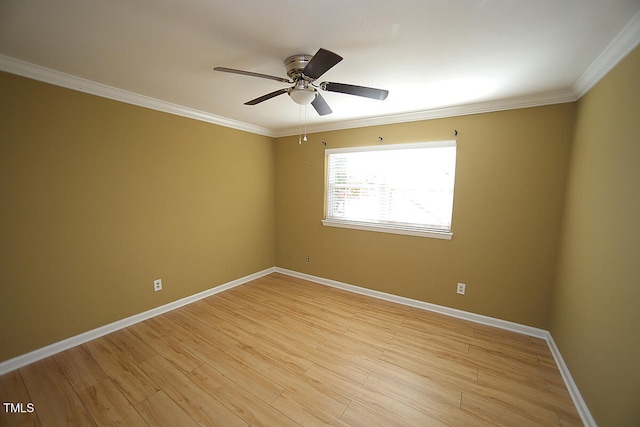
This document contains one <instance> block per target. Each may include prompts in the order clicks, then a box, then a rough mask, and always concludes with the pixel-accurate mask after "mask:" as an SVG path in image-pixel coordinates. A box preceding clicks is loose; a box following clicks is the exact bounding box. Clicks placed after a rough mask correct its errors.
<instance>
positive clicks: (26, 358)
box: [0, 267, 276, 375]
mask: <svg viewBox="0 0 640 427" xmlns="http://www.w3.org/2000/svg"><path fill="white" fill-rule="evenodd" d="M275 271H276V268H275V267H270V268H267V269H265V270H262V271H259V272H257V273H253V274H250V275H248V276H245V277H241V278H239V279H236V280H232V281H231V282H227V283H224V284H222V285H219V286H216V287H214V288H211V289H207V290H206V291H202V292H199V293H197V294H194V295H190V296H188V297H185V298H182V299H179V300H177V301H173V302H170V303H168V304H165V305H162V306H160V307H156V308H153V309H151V310H148V311H145V312H143V313H139V314H136V315H133V316H131V317H127V318H125V319H121V320H118V321H116V322H113V323H109V324H108V325H104V326H100V327H99V328H96V329H92V330H90V331H87V332H84V333H82V334H79V335H76V336H73V337H71V338H67V339H65V340H62V341H58V342H56V343H53V344H51V345H48V346H46V347H42V348H39V349H37V350H34V351H32V352H29V353H27V354H23V355H22V356H18V357H15V358H13V359H9V360H7V361H4V362H2V363H0V375H2V374H5V373H7V372H9V371H13V370H15V369H19V368H21V367H23V366H26V365H28V364H30V363H33V362H37V361H38V360H41V359H44V358H45V357H49V356H53V355H54V354H57V353H60V352H62V351H65V350H68V349H70V348H72V347H76V346H78V345H80V344H84V343H86V342H89V341H91V340H94V339H96V338H99V337H101V336H103V335H107V334H110V333H112V332H115V331H118V330H120V329H123V328H126V327H128V326H131V325H134V324H136V323H138V322H142V321H143V320H147V319H150V318H152V317H155V316H158V315H159V314H163V313H167V312H169V311H171V310H175V309H176V308H179V307H182V306H183V305H187V304H190V303H192V302H195V301H198V300H201V299H203V298H206V297H209V296H211V295H214V294H217V293H219V292H222V291H226V290H227V289H231V288H234V287H236V286H239V285H242V284H244V283H247V282H250V281H252V280H255V279H259V278H260V277H263V276H266V275H268V274H271V273H273V272H275Z"/></svg>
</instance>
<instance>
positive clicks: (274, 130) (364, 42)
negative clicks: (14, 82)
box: [0, 0, 640, 136]
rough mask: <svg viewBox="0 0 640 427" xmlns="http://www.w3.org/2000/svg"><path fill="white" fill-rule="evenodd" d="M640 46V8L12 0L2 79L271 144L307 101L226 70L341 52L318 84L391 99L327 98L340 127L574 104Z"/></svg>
mask: <svg viewBox="0 0 640 427" xmlns="http://www.w3.org/2000/svg"><path fill="white" fill-rule="evenodd" d="M639 41H640V0H606V1H604V0H440V1H433V0H432V1H427V0H396V1H383V0H323V1H312V0H269V1H265V0H235V1H221V0H180V1H177V0H153V1H150V0H0V69H4V70H5V71H10V72H14V73H17V74H23V75H26V76H29V77H33V78H38V79H40V80H45V81H50V82H52V83H56V84H60V85H62V86H67V87H73V88H77V89H80V90H85V91H87V92H93V93H96V94H100V95H103V96H107V97H112V98H115V99H120V100H123V101H126V102H131V103H134V104H139V105H144V106H150V107H152V108H158V109H160V110H165V111H170V112H175V113H177V114H183V115H187V116H192V117H196V118H199V119H202V120H207V121H212V122H214V123H221V124H225V125H229V126H232V127H237V128H241V129H242V128H243V129H246V130H250V131H254V132H257V133H262V134H267V135H272V136H279V135H287V134H296V133H297V132H298V129H299V124H300V116H301V110H300V107H299V106H298V105H297V104H295V103H294V102H293V101H292V100H291V99H289V97H288V96H286V95H282V96H279V97H277V98H273V99H271V100H268V101H265V102H264V103H261V104H259V105H256V106H246V105H243V103H244V102H246V101H248V100H250V99H253V98H256V97H258V96H260V95H263V94H266V93H268V92H272V91H274V90H277V89H280V88H282V87H286V85H285V84H282V83H279V82H276V81H272V80H266V79H259V78H254V77H246V76H241V75H235V74H227V73H220V72H215V71H213V67H215V66H225V67H230V68H237V69H243V70H249V71H255V72H259V73H264V74H270V75H276V76H282V77H286V69H285V67H284V64H283V60H284V59H285V58H287V57H288V56H290V55H293V54H297V53H308V54H314V53H315V52H316V51H317V50H318V49H319V48H325V49H328V50H331V51H333V52H335V53H337V54H339V55H341V56H342V57H344V60H343V61H342V62H340V63H339V64H337V65H336V66H335V67H334V68H332V69H331V70H329V71H328V72H327V73H326V74H325V75H323V76H322V77H321V78H320V79H319V81H325V80H327V81H334V82H342V83H350V84H356V85H362V86H371V87H377V88H382V89H387V90H389V97H388V98H387V100H385V101H376V100H370V99H366V98H359V97H355V96H350V95H344V94H339V93H329V92H322V95H323V96H324V98H325V100H326V101H327V103H328V104H329V105H330V106H331V108H332V109H333V111H334V112H333V114H330V115H327V116H324V117H319V116H318V115H317V114H316V112H315V110H314V109H313V108H312V107H310V106H309V107H308V109H307V111H306V120H307V127H308V129H309V130H321V129H338V128H345V127H354V126H361V125H366V124H378V123H387V122H393V121H407V120H416V119H422V118H429V117H433V116H442V115H455V114H465V113H470V112H477V111H489V110H496V109H504V108H515V107H518V106H527V105H542V104H545V103H546V104H550V103H555V102H567V101H571V100H575V99H577V98H578V97H579V96H581V95H582V94H583V93H584V91H585V90H586V89H588V88H589V87H590V86H591V85H592V84H593V83H594V82H595V81H597V80H598V79H599V78H600V77H602V75H604V74H605V73H606V72H607V71H608V70H609V69H610V68H611V67H612V66H613V65H615V63H616V62H617V61H619V60H620V59H622V57H623V56H624V55H626V54H627V53H628V52H629V51H630V50H631V49H632V48H633V47H634V46H636V45H637V44H638V42H639ZM42 67H44V68H42ZM302 113H303V115H304V110H303V112H302Z"/></svg>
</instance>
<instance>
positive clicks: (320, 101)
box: [214, 48, 389, 116]
mask: <svg viewBox="0 0 640 427" xmlns="http://www.w3.org/2000/svg"><path fill="white" fill-rule="evenodd" d="M340 61H342V57H341V56H340V55H337V54H335V53H333V52H331V51H328V50H326V49H322V48H320V49H319V50H318V51H317V52H316V54H315V55H306V54H299V55H293V56H290V57H288V58H287V59H285V61H284V64H285V66H286V67H287V75H288V76H289V79H286V78H283V77H277V76H270V75H268V74H261V73H254V72H251V71H244V70H236V69H233V68H226V67H215V68H214V70H215V71H223V72H225V73H234V74H243V75H245V76H252V77H259V78H263V79H269V80H275V81H278V82H281V83H288V84H293V86H291V87H289V88H285V89H278V90H276V91H273V92H271V93H268V94H266V95H262V96H260V97H258V98H255V99H252V100H251V101H247V102H245V105H256V104H259V103H261V102H264V101H266V100H268V99H271V98H274V97H276V96H278V95H282V94H285V93H287V94H289V96H290V97H291V99H293V101H294V102H296V103H297V104H300V105H305V104H309V103H311V105H313V108H315V110H316V111H317V112H318V114H319V115H321V116H324V115H327V114H331V113H332V111H331V108H329V105H328V104H327V102H326V101H325V100H324V98H323V97H322V96H321V95H320V92H318V89H322V90H326V91H328V92H339V93H346V94H348V95H356V96H363V97H365V98H371V99H378V100H384V99H386V98H387V95H389V91H387V90H383V89H375V88H371V87H364V86H355V85H350V84H345V83H333V82H322V83H315V81H316V79H318V78H319V77H320V76H322V75H323V74H324V73H326V72H327V71H329V70H330V69H331V68H332V67H333V66H334V65H336V64H337V63H338V62H340Z"/></svg>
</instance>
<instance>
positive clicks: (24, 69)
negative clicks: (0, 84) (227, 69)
mask: <svg viewBox="0 0 640 427" xmlns="http://www.w3.org/2000/svg"><path fill="white" fill-rule="evenodd" d="M0 70H2V71H6V72H8V73H11V74H16V75H19V76H22V77H28V78H30V79H33V80H38V81H41V82H45V83H49V84H52V85H56V86H61V87H64V88H67V89H72V90H76V91H79V92H85V93H88V94H91V95H96V96H100V97H103V98H108V99H113V100H115V101H120V102H124V103H127V104H132V105H137V106H139V107H144V108H150V109H152V110H157V111H162V112H165V113H169V114H174V115H176V116H182V117H188V118H190V119H195V120H200V121H203V122H207V123H213V124H215V125H220V126H224V127H227V128H232V129H237V130H242V131H245V132H251V133H255V134H258V135H263V136H269V137H274V133H273V131H271V130H270V129H267V128H264V127H261V126H256V125H252V124H249V123H244V122H240V121H238V120H232V119H228V118H226V117H222V116H217V115H215V114H211V113H207V112H205V111H200V110H195V109H193V108H189V107H184V106H182V105H178V104H173V103H171V102H167V101H162V100H160V99H155V98H151V97H148V96H145V95H140V94H138V93H134V92H129V91H126V90H123V89H118V88H116V87H113V86H107V85H104V84H102V83H96V82H94V81H91V80H87V79H83V78H80V77H76V76H73V75H71V74H66V73H62V72H60V71H56V70H52V69H50V68H45V67H41V66H39V65H35V64H31V63H29V62H25V61H21V60H19V59H16V58H12V57H10V56H6V55H2V54H0Z"/></svg>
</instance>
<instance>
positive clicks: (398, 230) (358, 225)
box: [322, 219, 453, 240]
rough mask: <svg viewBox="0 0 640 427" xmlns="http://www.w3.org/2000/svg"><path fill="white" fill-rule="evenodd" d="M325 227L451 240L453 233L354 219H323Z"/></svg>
mask: <svg viewBox="0 0 640 427" xmlns="http://www.w3.org/2000/svg"><path fill="white" fill-rule="evenodd" d="M322 225H324V226H325V227H339V228H351V229H353V230H363V231H375V232H378V233H391V234H404V235H407V236H418V237H429V238H432V239H443V240H451V238H452V237H453V233H451V232H448V231H437V230H420V229H416V228H406V227H393V226H389V225H381V224H370V223H362V222H354V221H335V220H328V219H324V220H322Z"/></svg>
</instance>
